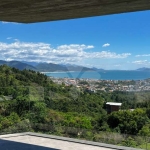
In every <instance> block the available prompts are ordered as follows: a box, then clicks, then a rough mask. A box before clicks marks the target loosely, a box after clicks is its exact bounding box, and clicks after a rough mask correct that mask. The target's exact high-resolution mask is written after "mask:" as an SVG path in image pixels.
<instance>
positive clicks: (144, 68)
mask: <svg viewBox="0 0 150 150" xmlns="http://www.w3.org/2000/svg"><path fill="white" fill-rule="evenodd" d="M137 71H150V68H146V67H143V68H139V69H137Z"/></svg>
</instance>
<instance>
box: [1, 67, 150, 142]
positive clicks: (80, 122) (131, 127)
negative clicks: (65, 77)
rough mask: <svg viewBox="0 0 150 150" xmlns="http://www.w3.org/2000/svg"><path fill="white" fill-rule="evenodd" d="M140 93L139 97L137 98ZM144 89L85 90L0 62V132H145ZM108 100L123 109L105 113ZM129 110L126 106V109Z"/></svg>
mask: <svg viewBox="0 0 150 150" xmlns="http://www.w3.org/2000/svg"><path fill="white" fill-rule="evenodd" d="M140 95H142V100H139V99H140ZM149 96H150V95H149V93H148V92H145V93H136V94H135V93H128V94H127V93H123V92H112V93H106V92H99V93H89V92H87V91H86V90H84V89H78V88H76V87H74V86H72V85H71V86H65V85H64V84H62V85H58V84H56V83H53V81H52V80H51V79H50V78H48V77H47V76H46V75H44V74H41V73H39V72H35V71H31V70H22V71H20V70H18V69H16V68H10V67H8V66H6V65H2V66H0V132H1V133H3V132H4V133H13V132H25V131H36V132H46V133H49V134H56V135H64V136H69V137H78V138H83V139H90V140H95V141H97V140H99V139H100V138H103V137H104V136H105V134H102V135H101V136H103V137H101V136H100V135H99V132H104V131H105V132H114V133H117V134H118V133H126V134H133V135H150V103H149ZM107 101H117V102H122V103H123V106H122V109H123V110H122V111H118V112H113V113H111V114H109V115H108V114H107V113H106V111H105V103H106V102H107ZM131 107H132V108H134V109H135V110H134V111H129V110H128V109H129V108H131Z"/></svg>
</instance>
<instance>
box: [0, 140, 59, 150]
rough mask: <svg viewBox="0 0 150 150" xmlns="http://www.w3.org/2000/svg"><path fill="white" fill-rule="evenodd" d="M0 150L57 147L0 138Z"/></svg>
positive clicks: (42, 149) (41, 149) (36, 149)
mask: <svg viewBox="0 0 150 150" xmlns="http://www.w3.org/2000/svg"><path fill="white" fill-rule="evenodd" d="M0 150H59V149H55V148H48V147H43V146H37V145H31V144H25V143H19V142H14V141H7V140H3V139H0Z"/></svg>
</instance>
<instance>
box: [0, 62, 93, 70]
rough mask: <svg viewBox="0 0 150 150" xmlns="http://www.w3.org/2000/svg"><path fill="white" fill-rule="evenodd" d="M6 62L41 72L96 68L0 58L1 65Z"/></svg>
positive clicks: (9, 64) (12, 65)
mask: <svg viewBox="0 0 150 150" xmlns="http://www.w3.org/2000/svg"><path fill="white" fill-rule="evenodd" d="M3 64H6V65H8V66H10V67H15V68H17V69H19V70H23V69H27V70H28V69H30V70H34V71H40V72H54V71H92V70H94V69H95V68H88V67H83V66H76V65H68V64H67V65H64V64H53V63H36V62H26V61H23V62H20V61H4V60H0V65H3Z"/></svg>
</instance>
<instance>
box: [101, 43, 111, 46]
mask: <svg viewBox="0 0 150 150" xmlns="http://www.w3.org/2000/svg"><path fill="white" fill-rule="evenodd" d="M108 46H110V44H109V43H106V44H104V45H103V46H102V47H108Z"/></svg>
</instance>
